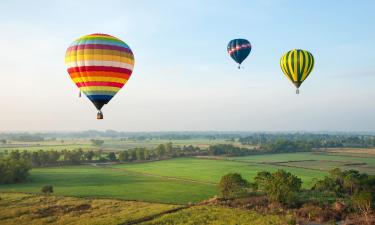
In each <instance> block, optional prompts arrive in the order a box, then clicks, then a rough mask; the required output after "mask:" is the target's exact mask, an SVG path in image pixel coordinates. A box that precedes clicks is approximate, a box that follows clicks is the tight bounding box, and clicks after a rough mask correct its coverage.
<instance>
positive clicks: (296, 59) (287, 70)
mask: <svg viewBox="0 0 375 225" xmlns="http://www.w3.org/2000/svg"><path fill="white" fill-rule="evenodd" d="M280 66H281V70H282V71H283V73H284V74H285V76H286V77H287V78H288V79H289V80H290V81H291V82H292V83H293V84H294V85H295V86H296V87H297V89H298V88H299V87H300V86H301V84H302V82H303V81H304V80H305V79H306V78H307V77H308V76H309V74H310V73H311V71H312V69H313V68H314V56H313V55H312V54H311V53H310V52H308V51H306V50H301V49H293V50H291V51H289V52H287V53H285V54H284V55H283V56H282V57H281V59H280Z"/></svg>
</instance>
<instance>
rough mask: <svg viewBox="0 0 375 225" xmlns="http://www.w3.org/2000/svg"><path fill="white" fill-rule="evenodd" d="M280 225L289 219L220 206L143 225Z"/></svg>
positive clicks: (169, 216)
mask: <svg viewBox="0 0 375 225" xmlns="http://www.w3.org/2000/svg"><path fill="white" fill-rule="evenodd" d="M198 224H215V225H240V224H246V225H270V224H272V225H278V224H287V219H286V218H284V217H281V216H276V215H260V214H257V213H255V212H252V211H246V210H241V209H233V208H225V207H218V206H196V207H192V208H188V209H184V210H181V211H179V212H176V213H172V214H166V215H163V216H162V217H160V218H157V219H154V220H152V221H149V222H145V223H142V225H198Z"/></svg>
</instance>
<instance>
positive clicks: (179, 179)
mask: <svg viewBox="0 0 375 225" xmlns="http://www.w3.org/2000/svg"><path fill="white" fill-rule="evenodd" d="M101 167H102V168H106V169H110V170H114V171H123V172H128V173H133V174H139V175H142V176H148V177H156V178H161V179H165V180H175V181H182V182H188V183H196V184H207V185H217V183H214V182H209V181H200V180H193V179H188V178H180V177H171V176H163V175H157V174H152V173H145V172H138V171H133V170H129V169H124V168H114V167H111V166H101Z"/></svg>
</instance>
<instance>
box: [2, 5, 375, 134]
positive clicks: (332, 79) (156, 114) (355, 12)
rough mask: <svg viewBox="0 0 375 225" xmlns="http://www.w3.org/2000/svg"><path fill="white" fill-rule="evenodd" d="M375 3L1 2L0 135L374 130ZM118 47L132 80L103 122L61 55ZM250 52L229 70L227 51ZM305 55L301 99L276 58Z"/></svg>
mask: <svg viewBox="0 0 375 225" xmlns="http://www.w3.org/2000/svg"><path fill="white" fill-rule="evenodd" d="M374 11H375V1H372V0H368V1H366V0H362V1H349V0H340V1H339V0H336V1H324V0H321V1H319V0H316V1H297V0H295V1H294V0H278V1H276V0H274V1H273V0H251V1H250V0H243V1H235V0H233V1H214V0H212V1H211V0H206V1H200V0H189V1H187V0H186V1H183V0H181V1H167V0H160V1H151V0H149V1H146V0H144V1H142V0H138V1H135V0H134V1H113V0H106V1H102V0H100V1H96V0H90V1H84V0H81V1H75V0H64V1H58V0H56V1H48V0H45V1H38V0H35V1H26V0H25V1H18V0H9V1H7V0H4V1H1V2H0V49H1V53H0V97H1V99H2V100H1V107H0V109H1V110H0V131H79V130H88V129H94V130H107V129H113V130H119V131H210V130H212V131H214V130H215V131H216V130H217V131H375V101H374V98H375V85H374V83H375V54H374V53H375V44H374V40H375V29H374V27H375V14H374ZM91 33H107V34H111V35H113V36H115V37H118V38H120V39H121V40H123V41H125V42H126V43H127V44H128V45H129V46H130V48H131V49H132V51H133V52H134V56H135V67H134V71H133V74H132V77H131V78H130V80H129V81H128V82H127V84H126V85H125V87H124V88H123V89H122V90H121V91H120V92H119V93H118V94H117V95H116V96H115V97H114V98H113V99H112V100H111V102H110V103H109V104H108V105H106V106H104V108H103V113H104V120H96V109H95V107H94V106H93V105H92V103H91V102H90V101H89V100H88V99H87V98H86V97H85V96H84V97H82V98H78V88H77V87H76V86H75V84H74V83H73V82H72V81H71V79H70V77H69V75H68V73H67V71H66V67H65V64H64V56H65V51H66V49H67V47H68V46H69V45H70V43H71V42H73V41H74V40H75V39H77V38H79V37H81V36H83V35H86V34H91ZM234 38H246V39H248V40H249V41H250V42H251V44H252V52H251V54H250V55H249V57H248V58H247V59H246V60H245V62H244V63H243V67H244V68H243V69H240V70H238V69H237V67H236V64H235V62H234V61H233V60H232V59H231V58H230V57H229V55H228V54H227V52H226V47H227V44H228V42H229V41H230V40H231V39H234ZM294 48H298V49H305V50H308V51H310V52H311V53H312V54H313V55H314V58H315V67H314V70H313V71H312V73H311V74H310V76H309V77H308V78H307V79H306V80H305V82H304V83H303V84H302V86H301V88H300V91H301V93H300V94H299V95H296V94H295V88H294V86H293V85H292V84H291V83H290V82H289V81H288V80H287V78H286V77H285V76H284V75H283V73H282V71H281V69H280V66H279V60H280V57H281V56H282V54H283V53H285V52H287V51H289V50H291V49H294Z"/></svg>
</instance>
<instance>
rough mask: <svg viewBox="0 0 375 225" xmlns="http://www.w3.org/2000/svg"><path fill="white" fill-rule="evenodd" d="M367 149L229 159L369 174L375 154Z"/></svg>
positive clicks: (373, 165)
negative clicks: (356, 171) (352, 151)
mask: <svg viewBox="0 0 375 225" xmlns="http://www.w3.org/2000/svg"><path fill="white" fill-rule="evenodd" d="M367 151H368V150H367V149H364V152H365V154H360V150H359V149H357V150H356V152H357V153H356V155H342V154H341V151H340V152H337V153H335V152H328V153H326V152H301V153H283V154H267V155H253V156H244V157H231V158H227V159H228V160H234V161H239V162H252V163H259V162H260V163H264V164H271V165H276V166H286V167H293V168H305V169H312V170H321V171H328V170H330V169H333V168H335V167H338V168H341V169H343V170H349V169H354V170H358V171H361V172H366V173H369V174H375V156H368V155H367V154H368V153H367Z"/></svg>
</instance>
